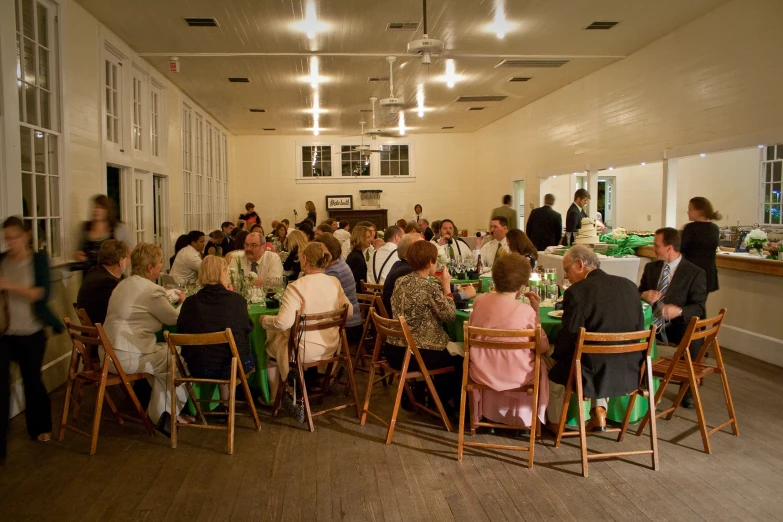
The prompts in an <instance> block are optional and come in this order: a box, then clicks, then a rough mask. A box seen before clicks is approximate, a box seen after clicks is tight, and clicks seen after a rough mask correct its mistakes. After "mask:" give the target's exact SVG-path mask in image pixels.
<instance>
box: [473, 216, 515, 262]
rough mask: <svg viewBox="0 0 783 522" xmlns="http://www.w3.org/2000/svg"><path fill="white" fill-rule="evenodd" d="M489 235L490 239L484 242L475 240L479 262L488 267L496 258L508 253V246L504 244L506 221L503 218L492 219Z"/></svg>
mask: <svg viewBox="0 0 783 522" xmlns="http://www.w3.org/2000/svg"><path fill="white" fill-rule="evenodd" d="M489 233H490V234H491V235H492V239H491V240H489V241H487V242H484V239H485V238H483V237H480V238H478V239H476V246H477V247H478V248H480V249H481V260H482V261H485V262H486V265H487V266H488V267H492V265H493V264H494V263H495V259H496V258H497V257H498V256H502V255H503V254H507V253H508V244H507V243H506V234H508V220H507V219H506V218H505V216H495V217H493V218H492V221H491V222H490V227H489Z"/></svg>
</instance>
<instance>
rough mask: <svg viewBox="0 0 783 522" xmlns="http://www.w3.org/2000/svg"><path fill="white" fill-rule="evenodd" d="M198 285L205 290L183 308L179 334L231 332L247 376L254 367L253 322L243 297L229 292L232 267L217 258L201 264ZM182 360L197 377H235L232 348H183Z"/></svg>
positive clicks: (189, 299)
mask: <svg viewBox="0 0 783 522" xmlns="http://www.w3.org/2000/svg"><path fill="white" fill-rule="evenodd" d="M198 283H199V285H201V286H202V288H201V290H199V291H198V292H197V293H196V294H195V295H193V296H191V297H189V298H188V299H187V300H186V301H185V302H184V303H183V305H182V308H181V309H180V312H179V319H178V320H177V332H178V333H187V334H200V333H210V332H222V331H224V330H225V329H226V328H231V334H232V335H233V336H234V342H235V344H236V346H237V352H238V354H239V359H240V360H239V363H240V364H241V365H242V368H243V369H244V370H245V372H249V371H250V370H251V369H252V368H253V367H254V366H255V364H254V361H253V356H252V354H251V352H250V339H249V337H248V336H249V335H250V332H252V331H253V322H252V321H251V320H250V317H249V316H248V314H247V302H246V301H245V298H244V297H242V296H241V295H239V294H237V293H234V292H232V291H230V290H228V289H227V288H226V287H227V286H228V284H229V281H228V263H226V261H225V259H222V258H219V257H216V256H207V257H205V258H204V262H203V263H201V269H199V273H198ZM182 357H184V358H185V362H187V363H188V371H190V374H191V375H193V376H194V377H199V378H204V379H228V378H230V376H231V357H232V354H231V349H230V348H229V346H228V344H225V345H215V346H205V347H202V346H183V347H182Z"/></svg>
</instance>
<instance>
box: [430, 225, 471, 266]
mask: <svg viewBox="0 0 783 522" xmlns="http://www.w3.org/2000/svg"><path fill="white" fill-rule="evenodd" d="M432 243H435V240H434V239H433V240H432ZM436 246H437V247H438V257H445V258H447V259H453V260H456V261H463V260H464V259H465V257H466V256H468V255H470V254H472V251H471V250H470V247H469V246H468V244H467V243H465V241H464V240H463V239H462V238H460V237H457V236H456V227H455V226H454V222H453V221H452V220H450V219H444V220H443V221H441V223H440V240H439V241H438V242H437V244H436Z"/></svg>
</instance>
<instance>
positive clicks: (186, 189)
mask: <svg viewBox="0 0 783 522" xmlns="http://www.w3.org/2000/svg"><path fill="white" fill-rule="evenodd" d="M192 125H193V109H191V108H190V107H189V106H188V105H187V104H184V103H183V104H182V196H183V198H184V210H185V228H187V229H188V230H193V227H194V222H193V200H192V196H193V149H192V146H191V139H192V137H193V127H192Z"/></svg>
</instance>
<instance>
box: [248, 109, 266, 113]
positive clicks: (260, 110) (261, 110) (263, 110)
mask: <svg viewBox="0 0 783 522" xmlns="http://www.w3.org/2000/svg"><path fill="white" fill-rule="evenodd" d="M250 112H266V109H250Z"/></svg>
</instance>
